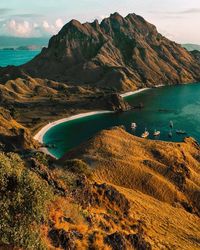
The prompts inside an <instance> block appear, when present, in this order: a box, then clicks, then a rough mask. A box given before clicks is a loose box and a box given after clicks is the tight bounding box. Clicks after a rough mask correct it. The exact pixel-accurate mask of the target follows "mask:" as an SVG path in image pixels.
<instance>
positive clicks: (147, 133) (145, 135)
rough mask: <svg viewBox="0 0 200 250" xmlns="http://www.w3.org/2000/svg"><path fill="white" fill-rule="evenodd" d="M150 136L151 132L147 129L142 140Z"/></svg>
mask: <svg viewBox="0 0 200 250" xmlns="http://www.w3.org/2000/svg"><path fill="white" fill-rule="evenodd" d="M148 136H149V131H147V130H146V129H145V131H144V133H143V134H142V135H141V137H142V138H147V137H148Z"/></svg>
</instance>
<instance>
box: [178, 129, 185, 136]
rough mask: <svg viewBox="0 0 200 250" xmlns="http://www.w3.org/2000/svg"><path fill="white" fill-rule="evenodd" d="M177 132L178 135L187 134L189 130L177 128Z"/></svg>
mask: <svg viewBox="0 0 200 250" xmlns="http://www.w3.org/2000/svg"><path fill="white" fill-rule="evenodd" d="M176 133H177V134H178V135H186V134H187V132H186V131H184V130H176Z"/></svg>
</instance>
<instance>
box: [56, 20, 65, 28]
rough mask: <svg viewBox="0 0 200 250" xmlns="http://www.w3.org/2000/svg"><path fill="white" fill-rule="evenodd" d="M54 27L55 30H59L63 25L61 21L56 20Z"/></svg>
mask: <svg viewBox="0 0 200 250" xmlns="http://www.w3.org/2000/svg"><path fill="white" fill-rule="evenodd" d="M55 25H56V27H57V28H59V29H61V28H62V27H63V25H64V24H63V21H62V19H61V18H58V19H57V20H56V22H55Z"/></svg>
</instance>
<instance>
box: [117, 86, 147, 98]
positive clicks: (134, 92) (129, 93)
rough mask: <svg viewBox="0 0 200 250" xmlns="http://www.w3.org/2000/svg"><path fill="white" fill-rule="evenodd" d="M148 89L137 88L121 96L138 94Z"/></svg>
mask: <svg viewBox="0 0 200 250" xmlns="http://www.w3.org/2000/svg"><path fill="white" fill-rule="evenodd" d="M147 89H149V88H142V89H137V90H135V91H130V92H127V93H124V94H121V95H120V96H121V97H122V98H124V97H127V96H131V95H135V94H137V93H140V92H143V91H145V90H147Z"/></svg>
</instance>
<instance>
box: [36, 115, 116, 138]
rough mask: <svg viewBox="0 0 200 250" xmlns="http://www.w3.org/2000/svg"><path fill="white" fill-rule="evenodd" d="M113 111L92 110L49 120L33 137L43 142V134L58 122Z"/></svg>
mask: <svg viewBox="0 0 200 250" xmlns="http://www.w3.org/2000/svg"><path fill="white" fill-rule="evenodd" d="M113 112H114V111H108V110H102V111H92V112H87V113H81V114H78V115H73V116H70V117H67V118H63V119H60V120H57V121H54V122H51V123H49V124H47V125H46V126H44V127H43V128H42V129H41V130H40V131H39V132H38V133H37V134H36V135H35V136H34V137H33V138H34V139H35V140H37V141H39V142H41V143H43V136H44V135H45V134H46V132H47V131H48V130H49V129H51V128H53V127H55V126H56V125H58V124H60V123H64V122H68V121H72V120H76V119H79V118H83V117H86V116H91V115H97V114H106V113H113Z"/></svg>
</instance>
